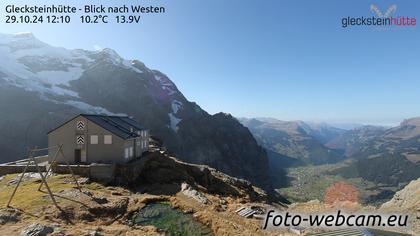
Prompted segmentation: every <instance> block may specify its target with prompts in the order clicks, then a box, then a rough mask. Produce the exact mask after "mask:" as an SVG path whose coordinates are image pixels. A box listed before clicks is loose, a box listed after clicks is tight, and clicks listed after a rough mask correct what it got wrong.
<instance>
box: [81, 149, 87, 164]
mask: <svg viewBox="0 0 420 236" xmlns="http://www.w3.org/2000/svg"><path fill="white" fill-rule="evenodd" d="M81 161H82V163H86V162H87V160H86V150H82V151H81Z"/></svg>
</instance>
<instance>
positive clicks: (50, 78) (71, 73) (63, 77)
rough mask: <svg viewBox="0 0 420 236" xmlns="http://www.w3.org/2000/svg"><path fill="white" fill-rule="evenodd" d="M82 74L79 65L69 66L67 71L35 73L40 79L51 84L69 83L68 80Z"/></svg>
mask: <svg viewBox="0 0 420 236" xmlns="http://www.w3.org/2000/svg"><path fill="white" fill-rule="evenodd" d="M82 74H83V69H82V68H81V67H69V68H68V71H41V72H38V73H36V76H37V77H39V79H40V81H42V82H44V83H48V84H51V85H57V84H63V85H69V82H70V81H72V80H76V79H78V78H80V77H81V76H82Z"/></svg>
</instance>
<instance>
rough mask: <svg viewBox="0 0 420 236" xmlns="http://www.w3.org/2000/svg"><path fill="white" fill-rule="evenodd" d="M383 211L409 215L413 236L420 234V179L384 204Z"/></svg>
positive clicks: (412, 182)
mask: <svg viewBox="0 0 420 236" xmlns="http://www.w3.org/2000/svg"><path fill="white" fill-rule="evenodd" d="M380 210H381V211H385V212H391V213H392V212H394V213H395V212H397V213H398V212H400V213H403V214H408V215H409V218H408V219H409V227H410V228H411V232H409V233H412V234H413V235H416V233H418V232H420V179H417V180H413V181H411V182H410V183H409V184H408V185H407V186H405V187H404V188H403V189H402V190H401V191H398V192H397V193H395V195H394V197H393V198H392V199H391V200H390V201H388V202H386V203H384V204H382V206H381V207H380Z"/></svg>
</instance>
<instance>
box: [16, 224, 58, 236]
mask: <svg viewBox="0 0 420 236" xmlns="http://www.w3.org/2000/svg"><path fill="white" fill-rule="evenodd" d="M52 232H54V228H52V227H49V226H47V225H43V224H37V223H36V224H32V225H30V226H28V228H26V229H25V230H23V231H22V233H21V234H20V235H21V236H47V235H48V234H50V233H52Z"/></svg>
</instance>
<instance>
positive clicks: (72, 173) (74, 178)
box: [59, 146, 82, 192]
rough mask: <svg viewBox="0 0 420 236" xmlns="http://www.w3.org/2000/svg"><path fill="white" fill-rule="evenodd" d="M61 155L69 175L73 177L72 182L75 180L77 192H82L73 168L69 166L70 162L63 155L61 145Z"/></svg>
mask: <svg viewBox="0 0 420 236" xmlns="http://www.w3.org/2000/svg"><path fill="white" fill-rule="evenodd" d="M59 150H60V153H61V155H62V156H63V159H64V160H65V161H66V163H67V167H68V168H69V171H70V173H71V176H72V177H73V180H74V182H76V185H77V188H78V189H79V192H82V189H81V188H80V185H79V182H78V181H77V178H76V176H75V175H74V172H73V170H72V169H71V167H70V163H69V162H68V161H67V159H66V156H65V155H64V152H63V149H61V146H60V148H59Z"/></svg>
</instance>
